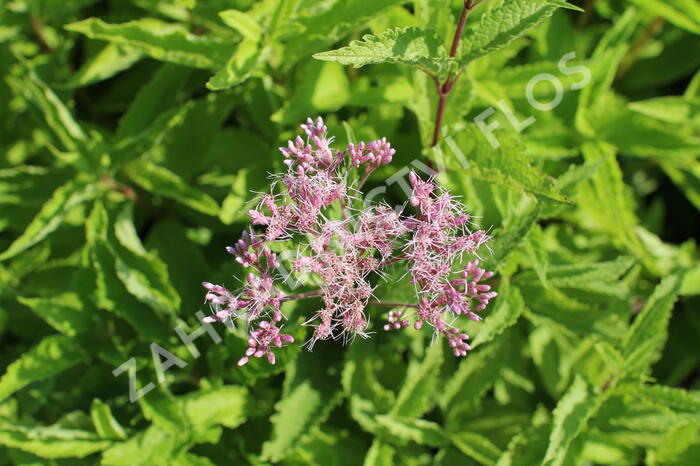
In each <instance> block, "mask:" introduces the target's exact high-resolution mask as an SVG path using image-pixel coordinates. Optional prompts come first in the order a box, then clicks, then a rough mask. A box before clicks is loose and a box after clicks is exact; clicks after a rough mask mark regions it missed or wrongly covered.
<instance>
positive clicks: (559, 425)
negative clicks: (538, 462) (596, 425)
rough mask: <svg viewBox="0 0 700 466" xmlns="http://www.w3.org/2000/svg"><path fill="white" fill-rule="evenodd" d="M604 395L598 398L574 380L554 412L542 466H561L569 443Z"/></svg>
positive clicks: (587, 385) (584, 382)
mask: <svg viewBox="0 0 700 466" xmlns="http://www.w3.org/2000/svg"><path fill="white" fill-rule="evenodd" d="M604 397H605V396H604V395H597V394H596V393H595V391H594V390H593V387H591V386H590V385H589V384H588V383H587V382H586V381H585V380H584V379H583V378H581V377H578V376H577V377H576V379H574V381H573V383H572V384H571V386H570V387H569V389H568V390H567V392H566V393H565V394H564V396H563V397H562V398H561V400H559V403H558V404H557V407H556V408H555V409H554V416H553V425H552V433H551V434H550V436H549V445H548V446H547V452H546V453H545V457H544V460H543V462H542V464H543V465H561V464H564V461H565V459H566V455H567V452H568V449H569V447H570V446H571V444H572V442H573V441H574V440H575V439H576V437H578V435H579V434H580V433H581V431H582V430H583V428H584V427H585V426H586V424H587V422H588V420H589V419H590V418H591V417H592V416H593V415H594V414H595V413H596V412H597V411H598V409H599V408H600V406H601V404H602V402H603V399H604Z"/></svg>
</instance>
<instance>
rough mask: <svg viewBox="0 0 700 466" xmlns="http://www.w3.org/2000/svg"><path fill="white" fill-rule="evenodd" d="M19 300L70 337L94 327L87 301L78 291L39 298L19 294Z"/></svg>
mask: <svg viewBox="0 0 700 466" xmlns="http://www.w3.org/2000/svg"><path fill="white" fill-rule="evenodd" d="M17 300H18V301H19V302H20V303H22V304H24V305H25V306H27V307H29V308H30V309H31V310H32V311H34V313H35V314H36V315H38V316H39V317H40V318H41V319H43V320H45V321H46V322H47V323H48V324H49V325H50V326H52V327H53V328H55V329H56V330H58V331H59V332H61V333H63V334H65V335H67V336H69V337H74V336H76V335H78V334H79V333H85V332H87V331H88V330H90V329H91V328H92V324H91V322H90V315H89V314H88V312H87V309H86V308H85V303H83V302H82V300H81V299H80V296H79V295H78V294H77V293H72V292H67V293H62V294H59V295H54V296H42V297H37V298H25V297H21V296H18V297H17Z"/></svg>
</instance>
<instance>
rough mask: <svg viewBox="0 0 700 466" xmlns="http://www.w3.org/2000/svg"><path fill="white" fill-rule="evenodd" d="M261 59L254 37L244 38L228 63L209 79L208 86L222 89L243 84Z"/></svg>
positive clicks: (212, 88)
mask: <svg viewBox="0 0 700 466" xmlns="http://www.w3.org/2000/svg"><path fill="white" fill-rule="evenodd" d="M260 59H261V50H260V47H259V45H258V42H257V41H256V40H252V39H247V40H244V41H243V42H241V43H240V44H239V45H238V48H236V51H235V52H234V54H233V56H232V57H231V58H230V59H229V61H228V62H227V63H226V65H224V67H223V68H222V69H220V70H219V71H217V72H216V74H215V75H214V76H212V77H211V78H210V79H209V81H208V82H207V88H209V89H211V90H212V91H220V90H223V89H229V88H231V87H233V86H236V85H238V84H241V83H242V82H244V81H245V80H246V79H248V78H249V77H250V76H251V75H252V74H253V72H254V71H255V68H256V67H257V65H258V63H259V62H260Z"/></svg>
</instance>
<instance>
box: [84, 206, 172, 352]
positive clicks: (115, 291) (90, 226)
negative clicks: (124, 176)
mask: <svg viewBox="0 0 700 466" xmlns="http://www.w3.org/2000/svg"><path fill="white" fill-rule="evenodd" d="M85 231H86V237H87V247H88V250H89V253H90V261H91V263H92V265H93V267H94V271H95V285H96V286H95V297H96V302H97V305H98V306H99V307H101V308H103V309H107V310H109V311H111V312H114V313H115V314H116V315H118V316H120V317H122V318H123V319H125V320H126V321H127V322H129V324H131V326H132V327H133V328H134V329H135V330H136V331H137V332H138V333H139V335H140V336H141V339H142V340H143V341H147V342H149V343H150V342H154V341H156V342H162V341H164V340H166V339H167V338H168V337H169V336H170V334H171V332H172V331H171V329H170V328H169V327H166V326H165V325H164V322H161V321H160V320H159V319H158V317H157V316H156V315H155V313H154V312H153V311H152V310H151V309H150V308H149V307H146V306H144V305H142V304H141V303H139V302H138V301H137V300H136V299H135V298H134V297H133V296H132V295H131V294H130V293H129V291H128V290H127V289H126V288H125V286H124V284H123V283H122V282H121V280H120V279H119V278H118V277H117V273H116V259H115V250H114V249H115V244H114V243H115V242H116V240H114V239H113V238H112V236H111V235H110V220H109V216H108V214H107V210H106V209H105V207H104V205H103V204H102V202H100V201H97V202H95V205H94V207H93V209H92V212H91V213H90V216H89V217H88V220H87V222H86V224H85Z"/></svg>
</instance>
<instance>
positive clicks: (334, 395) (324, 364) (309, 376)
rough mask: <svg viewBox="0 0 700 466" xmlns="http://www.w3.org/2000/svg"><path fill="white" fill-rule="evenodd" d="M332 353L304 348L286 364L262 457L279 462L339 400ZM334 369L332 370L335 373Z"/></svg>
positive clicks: (339, 395)
mask: <svg viewBox="0 0 700 466" xmlns="http://www.w3.org/2000/svg"><path fill="white" fill-rule="evenodd" d="M333 358H334V352H331V351H323V350H322V349H319V348H318V347H317V348H315V351H313V352H308V351H303V352H302V353H301V354H300V355H299V357H298V358H297V359H296V360H295V361H293V362H291V363H289V366H288V367H287V372H286V375H285V381H284V389H283V393H282V399H281V400H280V401H279V402H277V404H276V405H275V414H273V415H272V417H271V421H272V436H271V438H270V440H267V441H266V442H265V443H264V444H263V448H262V458H263V459H265V460H268V461H279V460H281V459H282V458H284V457H285V456H286V455H287V454H289V453H290V452H291V451H292V450H294V449H295V448H296V447H297V445H298V444H299V441H300V440H301V439H302V438H303V437H304V436H305V435H307V434H308V433H309V432H310V431H311V430H312V428H313V427H314V426H316V425H318V424H319V423H321V422H323V421H324V420H325V419H326V417H327V416H328V415H329V414H330V412H331V410H332V409H333V408H334V407H335V406H336V404H337V403H338V402H339V401H340V400H341V397H342V392H341V391H340V390H339V388H340V380H339V377H338V376H337V375H335V374H337V371H336V370H335V369H334V367H333V366H334V363H335V362H336V361H335V360H334V359H333ZM334 372H335V373H334Z"/></svg>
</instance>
